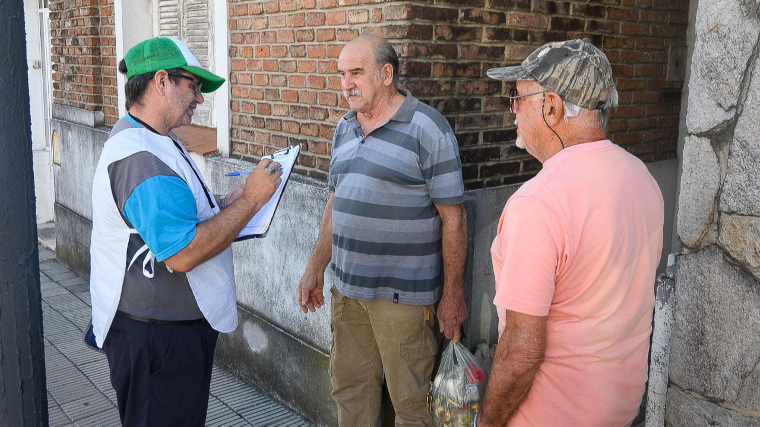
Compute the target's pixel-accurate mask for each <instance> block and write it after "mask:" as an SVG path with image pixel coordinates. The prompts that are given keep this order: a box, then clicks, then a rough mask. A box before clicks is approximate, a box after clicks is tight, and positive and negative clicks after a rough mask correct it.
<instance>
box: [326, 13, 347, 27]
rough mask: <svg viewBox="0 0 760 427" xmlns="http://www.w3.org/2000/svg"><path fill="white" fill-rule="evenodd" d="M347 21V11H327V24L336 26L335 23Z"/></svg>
mask: <svg viewBox="0 0 760 427" xmlns="http://www.w3.org/2000/svg"><path fill="white" fill-rule="evenodd" d="M345 23H346V12H345V11H335V12H327V25H330V26H334V25H343V24H345Z"/></svg>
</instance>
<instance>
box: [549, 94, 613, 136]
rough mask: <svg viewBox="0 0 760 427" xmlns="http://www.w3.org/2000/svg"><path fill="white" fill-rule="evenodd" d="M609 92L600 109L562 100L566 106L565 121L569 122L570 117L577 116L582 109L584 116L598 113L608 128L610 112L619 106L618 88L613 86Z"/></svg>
mask: <svg viewBox="0 0 760 427" xmlns="http://www.w3.org/2000/svg"><path fill="white" fill-rule="evenodd" d="M608 92H609V93H608V94H607V97H606V99H605V98H603V99H602V102H603V104H602V105H601V107H600V108H599V109H598V110H589V109H586V108H581V107H579V106H577V105H575V104H572V103H570V102H567V101H565V100H562V104H563V105H564V107H565V108H564V110H565V123H567V121H568V119H569V118H570V117H576V116H578V115H579V114H581V111H583V113H584V114H583V116H584V117H586V116H588V115H589V114H592V113H598V115H599V117H598V120H599V121H600V122H601V124H602V127H603V128H604V129H607V121H608V120H609V118H610V112H611V111H612V108H614V107H617V105H618V92H617V89H615V86H612V87H611V88H610V89H608ZM594 115H596V114H594Z"/></svg>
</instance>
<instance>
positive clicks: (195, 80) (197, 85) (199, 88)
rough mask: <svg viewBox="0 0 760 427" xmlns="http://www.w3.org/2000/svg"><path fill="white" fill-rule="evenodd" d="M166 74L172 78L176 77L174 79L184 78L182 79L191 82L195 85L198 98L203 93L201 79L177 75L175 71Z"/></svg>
mask: <svg viewBox="0 0 760 427" xmlns="http://www.w3.org/2000/svg"><path fill="white" fill-rule="evenodd" d="M166 74H168V75H170V76H174V77H179V78H182V79H187V80H190V81H191V82H193V83H195V95H196V96H197V95H199V94H200V93H201V87H203V82H202V81H200V79H199V78H197V77H190V76H186V75H184V74H180V73H175V72H174V71H169V70H167V71H166Z"/></svg>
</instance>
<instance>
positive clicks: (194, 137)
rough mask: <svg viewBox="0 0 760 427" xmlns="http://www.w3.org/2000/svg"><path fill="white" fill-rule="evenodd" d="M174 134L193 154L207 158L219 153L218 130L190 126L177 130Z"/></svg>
mask: <svg viewBox="0 0 760 427" xmlns="http://www.w3.org/2000/svg"><path fill="white" fill-rule="evenodd" d="M174 133H176V134H177V136H178V137H179V140H180V141H181V142H182V145H184V146H185V149H186V150H187V151H189V152H191V153H196V154H198V155H201V156H204V157H205V156H208V155H210V154H214V153H216V152H217V147H216V129H213V128H204V127H200V126H194V125H190V126H182V127H179V128H176V129H174Z"/></svg>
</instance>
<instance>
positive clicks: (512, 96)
mask: <svg viewBox="0 0 760 427" xmlns="http://www.w3.org/2000/svg"><path fill="white" fill-rule="evenodd" d="M544 92H546V91H544V90H541V91H538V92H533V93H526V94H525V95H520V94H519V93H518V92H517V86H513V87H512V89H510V90H509V111H510V112H511V113H512V114H517V103H516V102H515V101H517V100H518V99H520V98H524V97H526V96H532V95H538V94H539V93H544Z"/></svg>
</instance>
